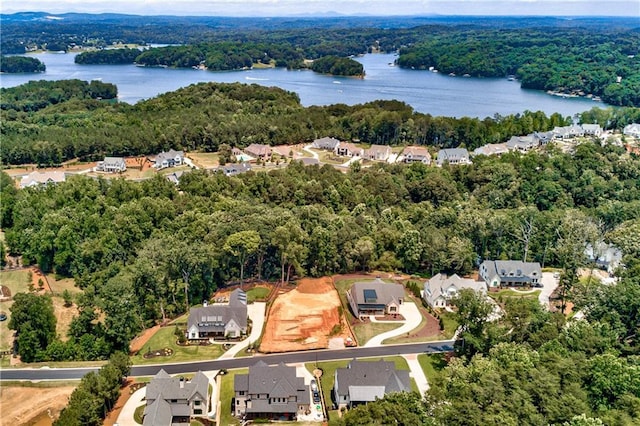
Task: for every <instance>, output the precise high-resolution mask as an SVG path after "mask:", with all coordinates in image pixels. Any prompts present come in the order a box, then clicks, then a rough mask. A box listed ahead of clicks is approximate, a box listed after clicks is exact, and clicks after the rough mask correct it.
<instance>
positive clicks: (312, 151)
mask: <svg viewBox="0 0 640 426" xmlns="http://www.w3.org/2000/svg"><path fill="white" fill-rule="evenodd" d="M302 149H304V150H305V151H307V152H308V153H309V154H311V155H313V158H315V159H316V160H318V161H320V157H319V156H318V153H317V152H315V151H314V150H312V149H311V145H307V146H305V147H303V148H302Z"/></svg>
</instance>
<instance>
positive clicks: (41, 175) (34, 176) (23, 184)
mask: <svg viewBox="0 0 640 426" xmlns="http://www.w3.org/2000/svg"><path fill="white" fill-rule="evenodd" d="M65 180H66V175H65V174H64V172H37V171H36V172H31V173H29V174H28V175H27V176H25V177H23V178H22V180H20V188H30V187H34V186H47V185H53V184H56V183H61V182H64V181H65Z"/></svg>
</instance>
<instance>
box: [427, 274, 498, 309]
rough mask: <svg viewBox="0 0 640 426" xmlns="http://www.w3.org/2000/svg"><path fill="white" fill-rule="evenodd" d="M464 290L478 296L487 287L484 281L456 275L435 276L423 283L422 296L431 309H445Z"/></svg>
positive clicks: (485, 291)
mask: <svg viewBox="0 0 640 426" xmlns="http://www.w3.org/2000/svg"><path fill="white" fill-rule="evenodd" d="M465 288H468V289H471V290H473V291H475V292H477V293H480V294H486V293H487V285H486V284H485V283H484V281H475V280H472V279H469V278H461V277H460V276H458V275H457V274H453V275H451V276H447V275H446V274H437V275H434V276H433V277H432V278H431V279H429V280H427V281H425V283H424V289H423V295H422V296H423V298H424V300H425V302H427V304H428V305H429V306H431V307H432V308H445V307H447V306H450V304H451V299H453V298H454V297H456V296H457V295H458V294H459V293H460V290H462V289H465Z"/></svg>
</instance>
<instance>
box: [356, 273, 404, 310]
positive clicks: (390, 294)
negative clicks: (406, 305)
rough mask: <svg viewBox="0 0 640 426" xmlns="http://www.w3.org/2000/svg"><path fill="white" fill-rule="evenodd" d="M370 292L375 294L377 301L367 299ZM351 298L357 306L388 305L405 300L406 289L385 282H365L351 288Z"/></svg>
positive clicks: (378, 280)
mask: <svg viewBox="0 0 640 426" xmlns="http://www.w3.org/2000/svg"><path fill="white" fill-rule="evenodd" d="M369 290H373V291H374V292H375V296H376V299H377V300H376V301H375V302H374V301H370V300H369V299H368V298H367V295H366V294H365V292H367V294H369ZM350 292H351V297H353V299H354V301H355V302H356V303H357V304H363V303H375V304H383V305H388V304H389V303H391V302H396V303H398V301H399V300H401V299H402V300H404V287H402V285H400V284H395V283H385V282H384V281H382V280H380V279H377V280H375V281H363V282H357V283H354V284H353V286H352V287H351V290H350Z"/></svg>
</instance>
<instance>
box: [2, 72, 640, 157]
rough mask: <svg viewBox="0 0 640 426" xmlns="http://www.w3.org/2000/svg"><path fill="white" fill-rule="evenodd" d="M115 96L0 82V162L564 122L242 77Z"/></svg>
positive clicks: (609, 114) (612, 117)
mask: <svg viewBox="0 0 640 426" xmlns="http://www.w3.org/2000/svg"><path fill="white" fill-rule="evenodd" d="M45 88H46V90H45ZM91 88H95V90H93V89H91ZM87 90H89V92H88V93H87V92H86V91H87ZM92 93H93V95H91V94H92ZM95 95H98V96H97V97H100V98H102V100H97V97H96V96H95ZM115 95H116V93H115V87H113V86H112V85H106V84H104V83H101V82H97V81H94V82H91V83H86V82H79V81H66V82H30V83H28V84H26V85H22V86H18V87H14V88H6V89H5V88H3V89H0V97H1V101H0V119H1V120H0V130H1V132H2V139H3V141H2V142H3V143H2V146H1V147H0V154H1V158H2V162H3V163H4V164H24V163H36V164H39V165H52V164H59V163H61V162H62V161H65V160H68V159H72V158H80V159H83V160H97V159H100V158H101V157H104V156H105V155H125V156H126V155H137V154H154V153H157V152H159V151H161V150H163V149H164V150H167V149H169V148H175V149H184V150H187V151H192V150H196V149H198V150H202V151H209V152H214V151H218V148H219V147H220V145H221V144H227V145H230V146H232V147H233V146H235V147H239V148H243V147H245V146H247V145H249V144H251V143H264V144H268V145H280V144H288V143H300V142H305V141H312V140H314V139H316V138H320V137H323V136H327V135H331V136H334V137H337V138H339V139H341V140H351V139H359V140H361V141H363V142H365V143H377V144H384V145H402V144H418V145H430V146H435V147H456V146H459V145H464V146H466V147H467V148H469V149H474V148H476V147H478V146H480V145H483V144H485V143H495V142H504V141H506V140H508V139H509V138H510V137H511V136H513V135H524V134H528V133H531V132H533V131H544V130H550V129H552V128H553V127H554V126H561V125H566V124H569V123H570V122H571V120H570V118H569V117H562V116H560V115H559V114H552V115H551V116H550V117H547V116H546V115H545V114H544V113H542V112H529V111H526V112H524V113H523V114H518V115H514V116H505V117H502V116H494V117H487V118H485V119H483V120H480V119H476V118H460V119H456V118H449V117H433V116H431V115H428V114H421V113H416V112H414V111H413V109H412V108H411V107H410V106H408V105H406V104H404V103H402V102H398V101H375V102H370V103H367V104H362V105H355V106H346V105H331V106H323V107H315V106H314V107H308V108H305V107H302V106H301V105H300V101H299V98H298V96H297V95H296V94H295V93H291V92H286V91H284V90H281V89H278V88H267V87H261V86H258V85H242V84H215V83H202V84H197V85H192V86H189V87H187V88H183V89H180V90H178V91H176V92H172V93H168V94H164V95H161V96H158V97H157V98H154V99H150V100H147V101H143V102H139V103H137V104H135V105H127V104H118V103H112V102H107V101H105V99H110V98H113V97H115ZM69 96H73V97H72V98H71V99H69V101H67V102H62V103H61V102H60V101H61V100H62V99H67V98H68V97H69ZM595 111H599V112H594V113H593V114H591V115H590V116H589V119H590V120H589V121H587V122H598V123H599V124H601V125H602V126H604V127H606V128H609V129H621V128H622V127H624V126H625V125H626V124H629V123H631V122H634V121H636V122H637V121H640V110H639V109H637V108H623V109H610V110H595ZM214 123H215V124H214Z"/></svg>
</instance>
